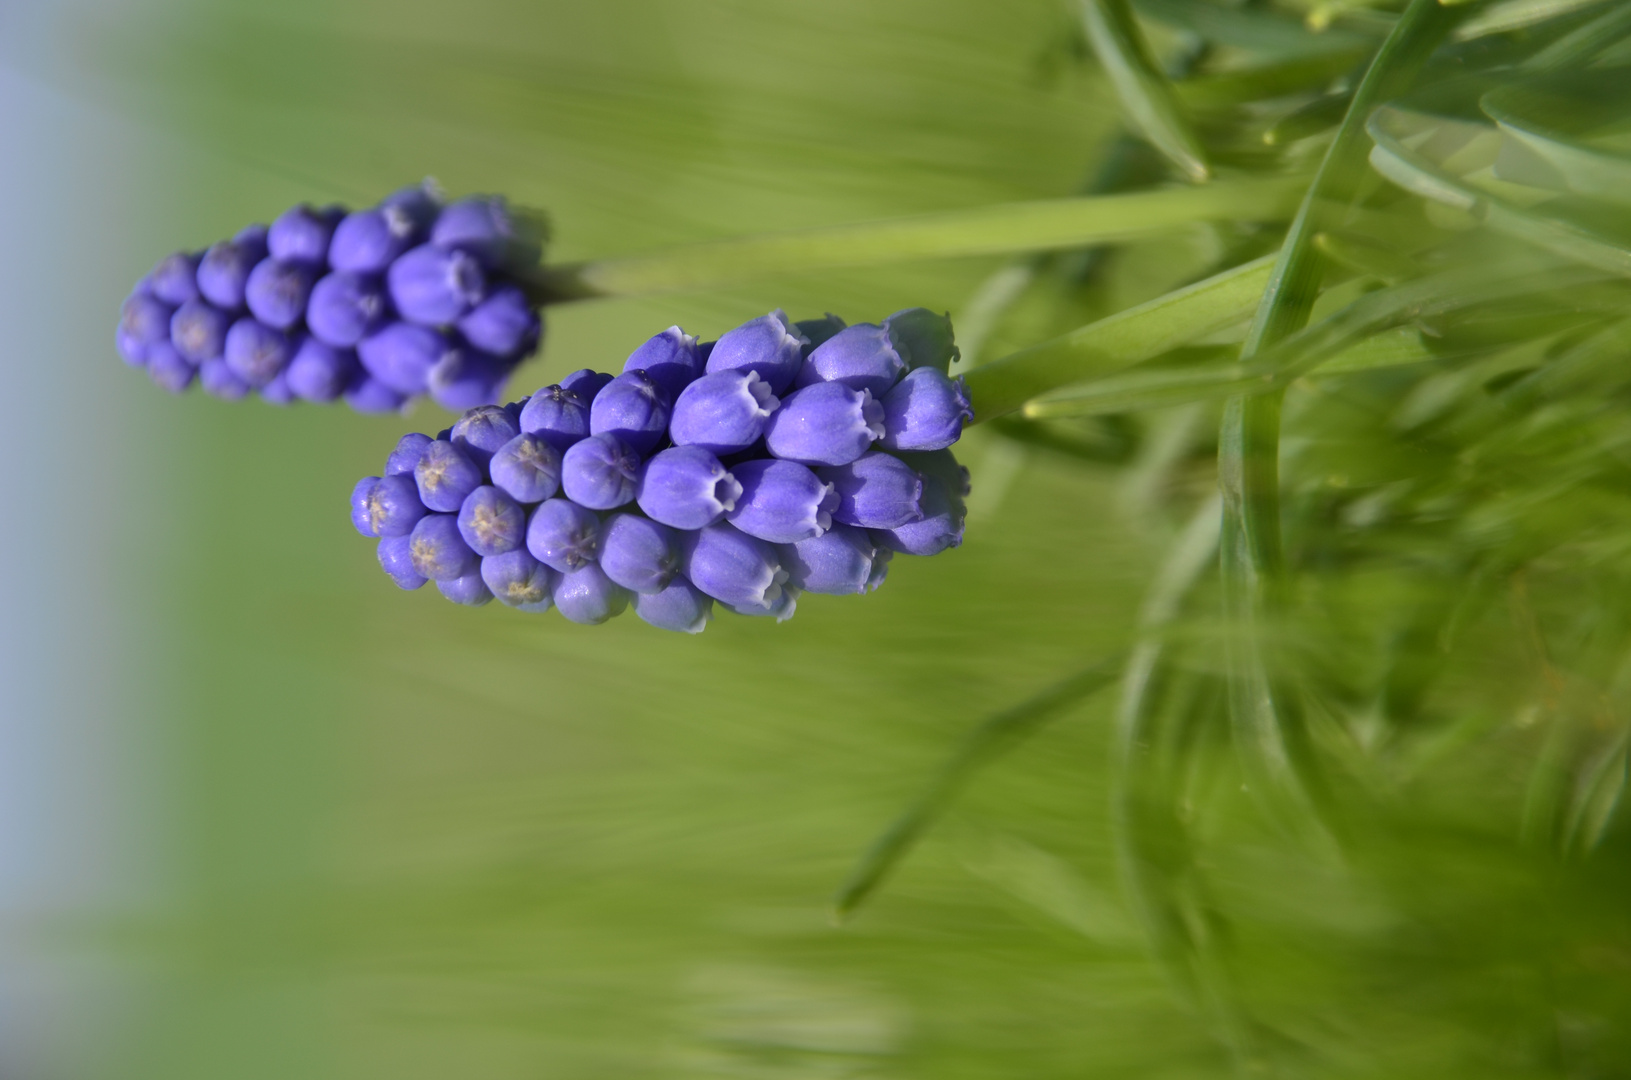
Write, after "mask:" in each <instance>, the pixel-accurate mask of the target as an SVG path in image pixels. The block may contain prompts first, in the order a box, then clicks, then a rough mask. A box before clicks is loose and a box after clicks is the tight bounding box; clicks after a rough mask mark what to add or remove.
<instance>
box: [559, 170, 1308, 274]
mask: <svg viewBox="0 0 1631 1080" xmlns="http://www.w3.org/2000/svg"><path fill="white" fill-rule="evenodd" d="M1306 182H1307V181H1306V178H1301V177H1273V178H1266V179H1256V180H1240V181H1230V182H1220V183H1214V184H1208V185H1206V186H1204V187H1183V188H1173V189H1169V190H1162V191H1142V192H1135V193H1131V194H1125V195H1096V196H1088V197H1083V198H1070V199H1046V200H1040V201H1037V202H1022V203H1003V204H999V205H996V206H981V207H976V208H974V209H971V210H954V211H950V212H947V213H939V214H923V215H920V216H917V217H908V218H895V219H892V220H886V221H875V222H866V223H862V224H856V225H838V226H833V227H830V228H823V229H802V230H799V231H796V232H786V233H769V234H766V235H762V236H750V237H744V238H742V239H738V240H720V241H714V242H710V243H703V244H694V245H691V246H687V247H680V248H673V249H670V250H668V251H661V252H655V253H653V254H650V255H632V256H626V257H622V258H612V259H600V260H596V261H594V262H587V263H579V264H577V265H569V266H558V267H546V268H544V269H543V270H541V271H539V273H538V274H537V275H535V277H534V279H533V280H532V282H531V285H532V287H533V291H534V294H535V295H536V297H537V298H538V299H539V300H540V301H542V302H544V303H562V302H565V301H569V300H585V299H590V298H593V297H609V296H644V295H649V294H652V293H664V292H683V291H686V290H697V289H710V288H719V287H722V286H730V285H742V284H747V283H752V282H756V281H758V280H760V279H761V278H763V277H765V276H768V275H775V274H791V273H807V272H809V271H812V270H832V269H839V268H846V267H857V266H877V265H884V264H888V263H899V262H909V261H911V260H914V259H935V258H948V257H953V256H968V255H1005V254H1015V253H1019V252H1028V251H1054V250H1061V249H1067V248H1075V247H1084V246H1087V245H1090V244H1102V243H1111V242H1124V241H1128V240H1137V239H1141V238H1144V237H1148V236H1153V235H1158V234H1160V233H1165V232H1171V231H1173V230H1175V229H1180V228H1184V227H1186V226H1189V225H1193V224H1195V223H1197V222H1203V221H1224V220H1246V221H1274V220H1284V219H1285V218H1286V217H1288V216H1289V215H1290V213H1291V211H1292V210H1293V208H1294V207H1295V206H1296V205H1297V199H1298V197H1299V196H1300V195H1301V194H1302V190H1303V187H1304V185H1305V184H1306Z"/></svg>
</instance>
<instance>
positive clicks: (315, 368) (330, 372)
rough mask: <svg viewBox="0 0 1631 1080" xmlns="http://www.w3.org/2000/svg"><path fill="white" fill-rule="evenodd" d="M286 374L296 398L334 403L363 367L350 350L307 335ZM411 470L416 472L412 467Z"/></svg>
mask: <svg viewBox="0 0 1631 1080" xmlns="http://www.w3.org/2000/svg"><path fill="white" fill-rule="evenodd" d="M285 374H286V375H287V377H288V381H289V389H290V390H291V391H293V392H294V394H295V396H297V397H302V398H305V399H306V400H307V401H333V400H334V399H335V398H337V397H339V396H340V394H341V393H343V392H344V391H345V388H346V387H348V386H350V385H351V384H352V383H353V382H354V381H355V380H356V378H357V376H358V375H360V374H362V365H361V364H359V363H358V362H357V354H356V353H355V352H353V351H351V350H350V349H336V348H335V347H334V346H332V345H325V344H323V343H322V342H321V341H318V340H317V339H316V338H314V337H312V336H311V335H310V334H307V335H305V336H304V337H302V338H301V341H300V345H299V347H298V348H296V349H295V352H294V358H293V359H291V360H290V361H289V366H288V368H287V369H286V371H285ZM408 468H409V470H411V469H412V468H413V466H412V464H411V463H410V464H409V466H408Z"/></svg>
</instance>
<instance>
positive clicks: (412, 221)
mask: <svg viewBox="0 0 1631 1080" xmlns="http://www.w3.org/2000/svg"><path fill="white" fill-rule="evenodd" d="M543 236H544V230H543V229H542V227H541V226H540V225H539V224H538V223H537V221H536V220H535V218H533V217H531V216H529V215H526V214H523V213H519V212H517V211H515V210H513V209H511V208H510V207H509V206H508V205H507V204H506V203H505V202H504V200H503V199H502V198H498V197H496V196H479V197H474V198H469V199H462V200H459V201H458V202H454V203H451V204H445V205H444V202H443V199H442V197H441V194H440V192H439V191H438V190H437V189H436V188H435V186H434V184H432V183H430V182H429V181H427V182H426V183H424V184H420V185H414V186H412V187H408V188H404V189H402V190H401V191H398V192H396V193H395V194H393V195H390V196H388V197H387V198H385V199H384V200H382V201H381V202H380V204H379V205H378V206H374V207H369V208H365V209H360V210H356V211H353V212H350V213H348V212H346V210H345V208H343V207H337V206H330V207H322V208H317V207H312V206H308V205H301V206H296V207H292V208H291V209H289V210H287V211H285V212H284V213H283V214H281V215H279V216H278V217H277V219H276V220H275V221H273V222H272V225H271V227H270V228H267V227H266V226H264V225H251V226H249V227H247V228H245V229H243V230H241V231H240V232H239V233H238V234H237V235H236V236H234V237H232V238H231V239H229V240H223V241H221V242H219V243H217V244H214V245H212V246H211V247H210V248H209V249H208V250H207V251H204V252H202V253H190V252H177V253H176V254H174V255H169V256H166V257H165V258H163V259H161V260H160V261H159V263H158V264H157V265H156V266H155V267H154V268H153V269H152V271H150V272H149V273H148V275H147V276H146V277H145V278H143V279H142V281H141V282H140V283H139V284H138V285H137V287H136V289H135V290H134V291H133V292H132V293H131V295H130V297H129V298H128V299H127V300H126V301H125V302H124V305H123V307H122V308H121V309H120V317H119V324H118V328H117V330H116V332H115V335H114V336H115V344H116V345H117V346H118V349H119V352H120V354H121V355H122V356H123V357H124V359H125V362H126V363H128V364H130V365H132V366H133V367H139V368H144V369H146V370H147V372H148V374H149V375H150V376H151V377H152V379H153V381H154V382H155V383H157V384H158V385H159V386H161V387H163V388H165V389H167V390H171V391H173V392H179V391H182V390H185V389H186V388H187V387H189V386H191V385H193V383H195V382H197V383H198V384H200V385H201V386H203V387H204V390H205V392H207V393H210V394H212V395H214V396H217V397H222V398H228V399H232V398H239V397H243V396H244V395H246V394H248V393H250V392H251V391H255V392H258V393H259V394H260V396H261V397H263V398H265V399H266V400H268V401H271V402H274V403H277V404H287V403H289V402H292V401H296V400H303V401H314V402H324V401H336V400H343V401H344V402H346V404H348V405H350V406H351V407H352V408H353V409H355V410H357V411H359V412H392V411H396V410H399V409H401V408H403V407H404V406H406V405H408V404H409V403H411V402H413V401H414V400H416V399H417V398H420V397H424V396H427V395H428V396H430V397H431V398H433V399H435V400H436V401H437V402H438V404H440V405H442V406H443V407H445V408H448V409H452V410H455V411H459V410H463V409H466V408H469V407H471V406H473V405H481V404H487V403H491V402H495V401H496V400H497V399H498V397H499V396H500V394H501V392H502V389H503V385H504V383H505V382H506V381H507V379H508V378H509V376H510V373H511V372H512V371H514V369H515V367H516V365H518V364H519V363H521V361H522V360H524V359H525V358H526V357H528V356H529V355H531V354H532V353H533V352H535V351H536V350H537V348H538V344H539V341H540V339H541V336H542V330H543V324H542V321H541V319H540V316H539V305H538V303H537V302H536V300H535V298H534V297H533V296H532V295H531V294H529V292H528V290H527V287H526V284H525V279H526V278H527V277H528V275H529V274H530V273H531V272H532V271H533V270H534V269H535V268H536V265H537V263H538V261H539V258H540V256H541V253H542V250H543V248H542V241H543ZM597 389H598V387H597ZM589 397H591V398H592V397H593V394H590V395H589ZM586 403H587V399H586ZM557 449H564V448H562V447H557ZM393 565H395V564H393ZM467 591H469V592H470V594H471V595H475V593H476V590H475V588H474V586H473V585H472V586H471V587H470V589H469V590H467Z"/></svg>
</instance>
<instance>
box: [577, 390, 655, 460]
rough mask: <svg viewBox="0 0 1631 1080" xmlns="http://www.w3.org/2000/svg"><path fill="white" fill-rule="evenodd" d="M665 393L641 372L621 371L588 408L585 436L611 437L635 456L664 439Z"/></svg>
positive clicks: (653, 447)
mask: <svg viewBox="0 0 1631 1080" xmlns="http://www.w3.org/2000/svg"><path fill="white" fill-rule="evenodd" d="M670 412H671V407H670V399H669V396H668V392H667V391H666V390H664V389H663V388H662V387H661V386H659V385H658V384H657V383H656V381H655V380H653V379H652V378H651V376H650V375H648V374H647V373H646V372H645V371H625V372H624V373H623V374H621V375H619V376H618V377H617V378H615V379H613V380H612V381H611V382H609V383H607V384H606V385H605V386H604V387H603V388H602V389H601V391H600V393H598V394H596V395H595V400H594V402H593V403H591V404H590V406H589V434H591V435H611V436H614V437H616V438H618V439H621V440H622V441H623V442H625V443H627V444H628V445H629V446H632V447H633V448H634V449H635V452H637V453H639V454H642V455H644V454H649V453H651V452H652V451H653V450H655V449H657V447H658V446H659V445H660V444H661V443H662V442H663V441H664V440H665V439H666V438H667V437H668V419H669V414H670Z"/></svg>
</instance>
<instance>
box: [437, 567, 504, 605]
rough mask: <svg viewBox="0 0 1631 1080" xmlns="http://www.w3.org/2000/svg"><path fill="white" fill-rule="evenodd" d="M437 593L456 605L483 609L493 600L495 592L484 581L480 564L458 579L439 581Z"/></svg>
mask: <svg viewBox="0 0 1631 1080" xmlns="http://www.w3.org/2000/svg"><path fill="white" fill-rule="evenodd" d="M436 591H437V592H439V593H441V594H442V595H443V596H444V597H446V598H447V599H449V600H451V601H453V602H454V603H455V604H464V605H465V606H466V607H481V606H482V605H483V604H486V603H489V602H491V601H492V599H493V591H492V590H491V589H489V588H488V587H487V582H485V581H483V580H482V577H481V563H479V562H478V563H476V565H475V566H474V567H472V568H471V569H469V570H466V571H465V572H464V573H462V574H460V575H459V576H458V577H456V578H450V579H448V580H445V581H438V582H437V583H436Z"/></svg>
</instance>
